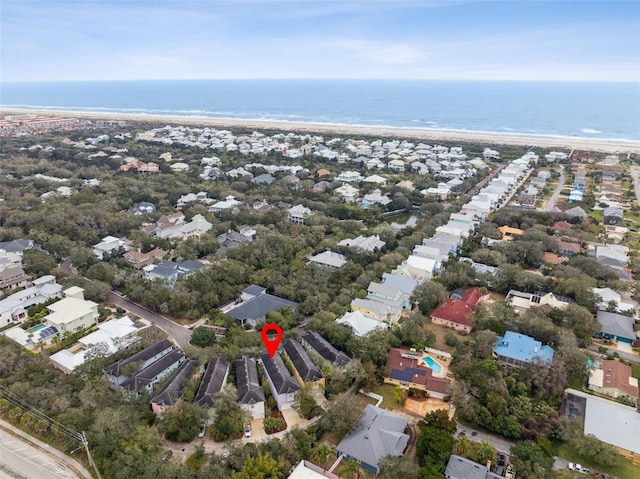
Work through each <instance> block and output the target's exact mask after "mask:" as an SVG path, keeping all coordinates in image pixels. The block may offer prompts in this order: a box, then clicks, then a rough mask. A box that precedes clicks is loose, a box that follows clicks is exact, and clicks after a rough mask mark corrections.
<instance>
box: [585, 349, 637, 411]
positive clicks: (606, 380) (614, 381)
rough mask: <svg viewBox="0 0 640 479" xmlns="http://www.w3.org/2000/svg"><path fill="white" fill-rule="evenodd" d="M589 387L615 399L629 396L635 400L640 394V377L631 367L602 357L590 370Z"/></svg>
mask: <svg viewBox="0 0 640 479" xmlns="http://www.w3.org/2000/svg"><path fill="white" fill-rule="evenodd" d="M589 389H591V390H592V391H595V392H597V393H599V394H603V395H605V396H611V397H612V398H614V399H618V398H620V397H625V396H626V397H628V398H630V399H632V400H633V401H634V402H635V400H636V399H638V396H640V389H638V379H637V378H635V377H633V371H632V370H631V367H630V366H628V365H626V364H625V363H622V362H620V361H616V360H613V359H602V360H601V361H600V362H599V363H598V367H597V368H595V369H591V370H590V371H589Z"/></svg>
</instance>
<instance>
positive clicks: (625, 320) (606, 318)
mask: <svg viewBox="0 0 640 479" xmlns="http://www.w3.org/2000/svg"><path fill="white" fill-rule="evenodd" d="M596 318H597V319H598V322H599V323H600V331H598V332H597V333H596V336H600V337H602V338H606V339H611V340H613V341H622V342H623V343H629V344H631V343H633V342H634V341H635V340H636V339H637V335H636V333H635V331H634V329H633V325H634V323H635V321H634V319H633V318H630V317H628V316H624V315H623V314H618V313H609V312H608V311H598V314H597V316H596Z"/></svg>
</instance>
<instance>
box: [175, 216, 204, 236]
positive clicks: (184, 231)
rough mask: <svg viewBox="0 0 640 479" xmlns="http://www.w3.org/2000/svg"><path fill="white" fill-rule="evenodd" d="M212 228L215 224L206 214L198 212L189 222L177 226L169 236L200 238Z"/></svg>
mask: <svg viewBox="0 0 640 479" xmlns="http://www.w3.org/2000/svg"><path fill="white" fill-rule="evenodd" d="M211 228H213V225H212V224H211V223H209V221H207V219H206V218H205V217H204V216H202V215H201V214H197V215H195V216H194V217H193V218H191V221H189V222H188V223H184V224H181V225H179V226H178V227H177V228H175V230H174V231H173V232H171V234H169V235H168V237H169V238H176V239H188V238H199V237H200V236H202V234H204V233H206V232H208V231H210V230H211Z"/></svg>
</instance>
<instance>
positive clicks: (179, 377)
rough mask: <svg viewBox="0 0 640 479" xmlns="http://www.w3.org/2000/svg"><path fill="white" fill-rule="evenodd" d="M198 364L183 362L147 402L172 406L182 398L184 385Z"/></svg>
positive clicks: (191, 361) (191, 360) (195, 362)
mask: <svg viewBox="0 0 640 479" xmlns="http://www.w3.org/2000/svg"><path fill="white" fill-rule="evenodd" d="M199 364H200V363H199V362H198V361H195V360H193V359H190V360H187V361H185V362H183V363H182V364H181V365H180V367H179V368H178V369H177V370H176V371H175V372H174V373H173V375H172V376H171V378H169V380H168V381H167V382H166V383H165V385H164V386H162V388H161V389H160V390H159V391H158V392H157V393H156V394H155V396H153V397H152V398H151V400H150V401H149V402H150V403H153V404H160V405H163V406H173V405H174V404H175V403H176V402H177V401H178V399H180V398H181V397H182V391H183V389H184V383H185V382H186V381H187V380H188V379H189V378H190V377H191V373H193V370H194V369H196V368H197V367H198V366H199Z"/></svg>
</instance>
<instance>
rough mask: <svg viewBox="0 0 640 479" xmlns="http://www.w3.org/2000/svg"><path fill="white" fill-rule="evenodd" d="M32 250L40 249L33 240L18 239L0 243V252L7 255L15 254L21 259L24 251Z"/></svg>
mask: <svg viewBox="0 0 640 479" xmlns="http://www.w3.org/2000/svg"><path fill="white" fill-rule="evenodd" d="M32 248H40V246H38V245H36V244H35V243H34V242H33V240H30V239H23V238H18V239H15V240H11V241H0V250H1V251H5V252H7V253H15V254H17V255H19V256H20V257H22V254H23V253H24V251H25V250H28V249H32Z"/></svg>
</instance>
